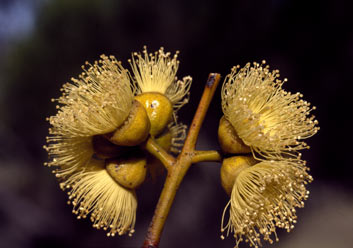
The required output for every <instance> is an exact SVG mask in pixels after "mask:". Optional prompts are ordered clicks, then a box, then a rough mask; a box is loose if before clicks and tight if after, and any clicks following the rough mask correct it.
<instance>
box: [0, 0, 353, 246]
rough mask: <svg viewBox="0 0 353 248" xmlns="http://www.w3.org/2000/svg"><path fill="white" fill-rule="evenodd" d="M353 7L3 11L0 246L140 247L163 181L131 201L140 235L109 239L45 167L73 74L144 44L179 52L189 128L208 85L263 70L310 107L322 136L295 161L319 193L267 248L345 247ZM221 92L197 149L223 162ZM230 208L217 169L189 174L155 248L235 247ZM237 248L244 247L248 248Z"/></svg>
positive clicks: (140, 4) (302, 4) (351, 227)
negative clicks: (226, 220) (251, 68)
mask: <svg viewBox="0 0 353 248" xmlns="http://www.w3.org/2000/svg"><path fill="white" fill-rule="evenodd" d="M347 2H349V1H346V2H344V1H342V0H336V1H300V0H299V1H298V0H297V1H294V0H293V1H290V0H272V1H246V0H243V1H229V2H227V1H223V2H222V1H208V0H204V1H190V0H189V1H180V0H179V1H178V0H173V1H137V0H134V1H119V0H107V1H99V0H90V1H88V0H76V1H73V0H46V1H39V0H37V1H36V0H27V1H26V0H8V1H5V0H0V120H1V122H0V247H4V248H7V247H14V248H17V247H68V248H70V247H77V248H78V247H85V248H89V247H114V248H116V247H122V248H125V247H126V248H127V247H139V246H141V244H142V242H143V239H144V235H145V233H146V230H147V227H148V224H149V222H150V220H151V218H152V215H153V211H154V206H155V204H156V202H157V200H158V195H159V193H160V190H161V185H162V182H163V180H162V179H161V181H159V182H157V183H156V184H154V185H144V186H143V187H142V188H140V189H139V190H138V199H139V208H138V212H137V224H136V233H135V234H134V236H133V237H132V238H129V237H116V238H107V237H106V236H105V233H104V232H103V231H97V230H95V229H93V228H92V227H91V223H90V222H89V221H88V220H80V221H78V220H76V219H75V216H74V215H73V214H72V213H71V208H70V207H69V206H67V205H66V198H67V196H66V194H65V193H64V192H62V191H61V190H60V189H59V187H58V184H57V182H56V180H55V178H54V176H53V175H52V174H51V172H50V169H48V168H45V167H44V166H43V165H42V164H43V162H45V161H46V160H47V155H46V153H45V151H44V150H43V149H42V146H43V145H44V143H45V136H46V135H47V133H48V131H47V129H48V123H47V122H46V121H45V117H47V116H50V115H54V114H55V111H56V110H55V104H53V103H51V101H50V99H51V98H53V97H58V96H59V95H60V92H59V89H60V87H61V85H62V84H63V83H64V82H66V81H67V80H69V79H70V78H71V77H72V76H76V75H78V74H79V73H80V71H81V68H80V66H81V65H82V64H83V63H84V61H86V60H88V61H91V62H92V61H94V60H96V59H98V57H99V55H100V54H102V53H105V54H107V55H110V54H113V55H115V56H116V57H117V58H118V59H120V60H122V61H123V63H124V65H125V67H126V68H128V67H129V66H128V63H127V59H128V58H129V57H130V55H131V53H132V52H134V51H141V50H142V47H143V45H147V46H148V48H149V51H154V50H156V49H158V48H159V47H160V46H164V47H165V50H166V51H171V52H175V51H176V50H180V52H181V54H180V57H179V58H180V61H181V63H180V69H179V72H178V76H179V77H182V76H186V75H191V76H192V77H193V86H192V88H191V102H190V103H189V104H188V105H187V106H185V107H183V108H182V110H181V111H180V112H179V114H180V120H181V121H183V122H184V123H186V124H190V122H191V118H192V115H193V113H194V111H195V110H196V107H197V103H198V100H199V98H200V96H201V93H202V89H203V85H204V83H205V81H206V79H207V76H208V73H210V72H218V73H221V74H222V75H223V76H225V75H226V74H227V73H229V71H230V68H231V67H232V66H233V65H237V64H240V65H244V64H245V63H246V62H248V61H261V60H262V59H266V60H267V62H268V63H269V64H270V65H271V67H272V68H273V69H279V70H280V71H281V75H282V78H283V77H287V78H288V79H289V81H288V83H286V84H285V86H284V88H285V89H287V90H288V91H291V92H297V91H300V92H301V93H303V94H304V99H305V100H308V101H309V102H311V103H312V104H313V105H315V106H317V110H316V111H315V113H314V114H315V115H316V116H317V119H318V120H319V124H320V127H321V130H320V132H319V133H318V135H316V136H315V137H313V138H311V139H310V140H308V143H309V145H311V147H312V148H311V149H310V150H309V151H304V152H303V154H304V155H303V157H304V159H306V160H308V166H309V167H311V173H312V175H313V176H314V179H315V180H314V182H313V183H312V184H311V185H309V189H310V191H311V196H310V199H309V200H308V201H307V202H306V207H305V208H304V209H301V210H299V211H298V216H299V221H298V224H297V225H296V228H295V229H294V230H293V232H292V233H290V234H287V233H285V232H282V231H279V232H278V233H279V237H280V242H279V243H276V244H274V245H272V246H270V245H267V244H266V247H273V248H275V247H284V248H292V247H293V248H294V247H302V248H305V247H311V248H315V247H320V248H326V247H327V248H328V247H351V245H352V243H353V235H352V231H353V198H352V186H353V183H352V179H351V178H352V176H351V174H352V171H353V170H352V162H351V155H352V138H353V134H352V124H353V123H352V114H353V111H352V103H351V101H352V83H353V82H352V68H353V63H352V62H353V29H352V27H353V18H352V10H353V9H352V8H351V7H350V6H349V5H348V4H347ZM221 115H222V113H221V107H220V87H219V89H218V91H217V92H216V95H215V98H214V100H213V103H212V104H211V108H210V109H209V112H208V115H207V117H206V121H205V122H204V125H203V129H202V131H201V134H200V137H199V142H198V147H199V148H200V149H217V147H218V145H217V136H216V133H217V132H216V131H217V125H218V120H219V118H220V116H221ZM227 201H228V197H227V195H226V194H225V193H224V191H223V189H222V188H221V186H220V181H219V165H218V164H216V163H204V164H196V165H194V166H192V168H191V169H190V171H189V173H188V174H187V176H186V177H185V180H184V182H183V183H182V185H181V188H180V190H179V192H178V194H177V197H176V199H175V203H174V206H173V208H172V210H171V213H170V215H169V218H168V220H167V223H166V226H165V230H164V233H163V236H162V241H161V247H163V248H164V247H171V248H172V247H233V246H234V240H233V238H232V237H231V236H230V237H228V238H227V239H226V240H225V241H222V240H221V239H220V238H219V236H220V218H221V214H222V211H223V208H224V206H225V204H226V203H227ZM241 247H247V246H246V245H245V244H243V245H241Z"/></svg>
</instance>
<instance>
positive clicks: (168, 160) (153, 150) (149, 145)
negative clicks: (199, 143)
mask: <svg viewBox="0 0 353 248" xmlns="http://www.w3.org/2000/svg"><path fill="white" fill-rule="evenodd" d="M144 149H145V150H147V151H148V152H149V153H150V154H152V155H153V156H155V157H156V158H157V159H159V160H160V161H161V162H162V164H163V165H164V167H165V168H166V169H167V170H168V171H170V170H171V168H172V166H173V164H174V163H175V158H174V157H173V156H172V155H170V154H169V153H167V152H166V151H165V150H164V149H163V148H162V147H160V146H159V145H158V144H157V142H156V141H155V140H154V139H153V138H152V137H150V138H148V140H147V142H146V143H145V147H144Z"/></svg>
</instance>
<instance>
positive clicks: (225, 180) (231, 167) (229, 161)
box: [221, 156, 256, 195]
mask: <svg viewBox="0 0 353 248" xmlns="http://www.w3.org/2000/svg"><path fill="white" fill-rule="evenodd" d="M255 163H256V160H255V159H254V158H253V157H251V156H234V157H230V158H226V159H224V160H223V162H222V166H221V184H222V187H223V188H224V190H225V191H226V192H227V194H228V195H230V194H231V192H232V188H233V186H234V182H235V179H236V178H237V176H238V175H239V173H240V172H241V171H242V170H244V169H246V168H248V167H250V166H252V165H254V164H255Z"/></svg>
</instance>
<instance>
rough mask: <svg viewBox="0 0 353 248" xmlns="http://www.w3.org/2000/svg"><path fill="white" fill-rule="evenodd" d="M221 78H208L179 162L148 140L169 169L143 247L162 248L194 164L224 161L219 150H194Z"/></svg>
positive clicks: (152, 149) (151, 147) (215, 76)
mask: <svg viewBox="0 0 353 248" xmlns="http://www.w3.org/2000/svg"><path fill="white" fill-rule="evenodd" d="M220 77H221V76H220V74H217V73H211V74H210V75H209V77H208V80H207V82H206V86H205V89H204V92H203V95H202V97H201V100H200V103H199V106H198V108H197V110H196V113H195V116H194V119H193V121H192V124H191V126H190V130H189V133H188V135H187V137H186V140H185V144H184V146H183V148H182V151H181V153H180V155H179V156H178V157H177V159H171V158H170V157H169V156H170V155H169V156H167V155H166V153H165V152H164V151H163V150H162V149H161V148H160V147H158V146H157V145H156V144H154V142H153V140H151V139H149V140H148V141H147V145H146V150H147V151H149V152H150V153H151V154H152V155H154V156H155V157H156V158H158V159H160V160H161V162H162V163H163V164H164V165H165V167H166V168H167V169H168V175H167V177H166V181H165V184H164V187H163V190H162V193H161V196H160V198H159V201H158V203H157V207H156V210H155V213H154V216H153V218H152V221H151V224H150V226H149V228H148V231H147V235H146V238H145V241H144V244H143V248H157V247H158V246H159V242H160V238H161V234H162V231H163V227H164V223H165V221H166V219H167V217H168V214H169V211H170V208H171V206H172V203H173V201H174V198H175V195H176V192H177V190H178V188H179V185H180V183H181V182H182V180H183V178H184V176H185V174H186V172H187V171H188V169H189V168H190V166H191V164H192V163H195V162H201V161H219V160H220V159H221V155H220V154H219V153H218V152H217V151H195V146H196V142H197V138H198V135H199V132H200V128H201V125H202V123H203V120H204V119H205V116H206V112H207V110H208V107H209V105H210V102H211V100H212V98H213V95H214V93H215V90H216V88H217V86H218V83H219V81H220Z"/></svg>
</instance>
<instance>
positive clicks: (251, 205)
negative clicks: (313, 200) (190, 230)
mask: <svg viewBox="0 0 353 248" xmlns="http://www.w3.org/2000/svg"><path fill="white" fill-rule="evenodd" d="M239 68H240V67H239V66H237V67H233V69H232V71H231V73H230V74H229V75H227V77H226V78H225V82H224V84H223V87H222V109H223V113H224V118H225V120H222V121H221V124H222V127H221V124H220V130H224V129H226V130H227V132H228V133H230V134H232V136H234V137H237V139H238V140H236V139H234V142H233V143H239V140H240V141H241V143H242V144H241V145H242V146H247V147H248V148H249V150H250V151H251V152H252V155H253V157H254V158H255V159H256V161H257V162H256V163H254V164H247V165H246V166H242V167H239V166H236V165H235V164H234V173H233V174H232V175H233V180H232V181H231V186H228V185H227V186H224V187H225V188H226V187H227V188H229V187H231V188H232V190H231V193H230V196H231V199H230V201H229V203H228V204H227V206H226V208H225V210H224V212H223V217H222V228H221V231H222V232H224V231H226V232H227V235H229V233H230V232H232V233H233V235H234V237H235V239H236V247H238V245H239V243H240V242H241V241H242V240H245V241H246V242H249V244H250V246H255V247H258V246H261V237H262V238H263V239H264V240H266V241H269V242H270V243H272V241H273V239H275V240H278V238H277V234H276V228H284V229H286V230H287V231H288V232H289V231H290V230H291V229H293V227H294V225H293V224H294V223H296V219H297V217H296V214H295V212H296V210H295V208H301V207H303V206H304V203H303V200H306V199H307V197H308V194H309V191H307V190H306V188H305V185H306V184H307V183H308V182H311V181H312V177H311V176H310V175H309V174H308V168H307V167H306V166H305V161H303V160H302V159H301V153H300V152H299V151H300V150H302V149H306V148H309V146H308V145H307V144H306V143H305V142H304V141H303V139H306V138H309V137H311V136H313V135H314V134H316V133H317V131H318V130H319V127H318V126H317V124H318V122H317V121H316V120H315V117H314V116H311V115H310V112H311V111H312V110H313V109H315V107H310V103H308V102H307V101H304V100H302V95H301V94H300V93H296V94H291V93H290V92H287V91H285V90H284V89H283V88H282V85H283V83H284V82H286V81H287V79H284V80H283V81H281V80H279V79H278V77H279V71H278V70H273V71H270V69H269V66H268V65H265V61H263V63H262V64H259V63H253V64H252V65H251V64H250V63H248V64H247V65H246V66H245V67H244V68H241V69H239ZM225 122H226V124H223V123H225ZM221 128H223V129H221ZM223 133H224V132H223V131H222V132H220V131H219V134H223ZM219 139H220V143H221V146H222V145H223V147H222V148H224V149H223V150H225V151H232V149H231V148H228V147H227V144H233V143H232V142H230V141H228V140H227V138H226V137H222V136H219ZM228 139H229V138H228ZM238 147H241V146H240V145H238ZM231 153H232V152H231ZM235 167H237V168H235ZM228 184H229V183H228ZM228 210H229V221H228V223H225V215H226V213H227V212H228ZM273 235H274V238H273ZM222 238H223V236H222Z"/></svg>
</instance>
